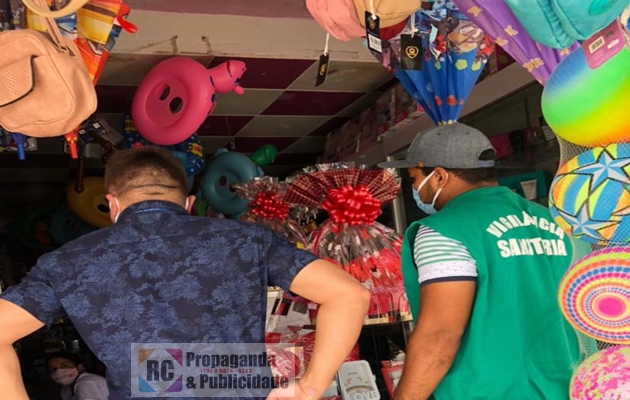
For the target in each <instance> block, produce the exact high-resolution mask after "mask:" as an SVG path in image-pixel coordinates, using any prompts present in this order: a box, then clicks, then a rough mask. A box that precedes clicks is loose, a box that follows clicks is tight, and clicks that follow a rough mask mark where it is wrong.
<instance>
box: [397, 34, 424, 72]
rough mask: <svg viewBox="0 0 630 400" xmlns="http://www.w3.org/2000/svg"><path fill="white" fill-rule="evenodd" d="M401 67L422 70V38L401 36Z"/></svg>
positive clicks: (418, 36)
mask: <svg viewBox="0 0 630 400" xmlns="http://www.w3.org/2000/svg"><path fill="white" fill-rule="evenodd" d="M400 58H401V59H400V66H401V67H402V69H406V70H416V71H419V70H421V69H422V38H421V37H420V35H417V34H416V35H413V36H412V35H401V36H400Z"/></svg>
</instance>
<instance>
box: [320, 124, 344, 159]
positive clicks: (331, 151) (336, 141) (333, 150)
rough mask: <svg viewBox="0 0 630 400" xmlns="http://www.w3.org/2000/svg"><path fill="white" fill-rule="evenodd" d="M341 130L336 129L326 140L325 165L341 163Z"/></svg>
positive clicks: (323, 157)
mask: <svg viewBox="0 0 630 400" xmlns="http://www.w3.org/2000/svg"><path fill="white" fill-rule="evenodd" d="M341 140H342V137H341V130H340V129H335V130H334V131H332V132H330V133H329V134H328V136H327V138H326V147H325V148H324V155H323V156H322V162H323V163H330V162H336V161H339V150H340V148H341Z"/></svg>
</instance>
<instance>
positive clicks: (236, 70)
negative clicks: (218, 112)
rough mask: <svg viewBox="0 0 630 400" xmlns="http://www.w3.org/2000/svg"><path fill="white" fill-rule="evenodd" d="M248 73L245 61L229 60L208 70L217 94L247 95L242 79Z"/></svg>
mask: <svg viewBox="0 0 630 400" xmlns="http://www.w3.org/2000/svg"><path fill="white" fill-rule="evenodd" d="M245 71H247V66H246V65H245V63H244V62H243V61H238V60H228V61H226V62H224V63H223V64H220V65H217V66H216V67H214V68H211V69H209V70H208V74H210V80H211V81H212V84H213V85H214V89H215V90H216V91H217V93H228V92H231V91H234V92H235V93H237V94H243V93H245V89H243V88H242V87H241V78H242V77H243V74H244V73H245Z"/></svg>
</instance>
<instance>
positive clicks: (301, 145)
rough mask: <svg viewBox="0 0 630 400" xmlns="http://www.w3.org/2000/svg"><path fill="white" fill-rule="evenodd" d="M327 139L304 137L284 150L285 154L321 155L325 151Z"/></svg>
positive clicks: (322, 137)
mask: <svg viewBox="0 0 630 400" xmlns="http://www.w3.org/2000/svg"><path fill="white" fill-rule="evenodd" d="M325 145H326V138H325V137H324V136H312V137H303V138H301V139H300V140H298V141H297V142H295V143H293V144H292V145H291V146H289V147H287V148H286V150H284V153H300V154H308V153H311V154H312V153H321V152H323V151H324V147H325Z"/></svg>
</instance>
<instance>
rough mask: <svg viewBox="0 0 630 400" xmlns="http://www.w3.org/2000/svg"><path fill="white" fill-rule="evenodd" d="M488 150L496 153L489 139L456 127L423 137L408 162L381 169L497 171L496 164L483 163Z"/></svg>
mask: <svg viewBox="0 0 630 400" xmlns="http://www.w3.org/2000/svg"><path fill="white" fill-rule="evenodd" d="M486 150H495V149H494V147H492V144H491V143H490V140H488V137H487V136H486V135H484V134H483V133H481V132H480V131H478V130H477V129H475V128H473V127H470V126H468V125H464V124H460V123H454V124H449V125H441V126H437V127H435V128H432V129H430V130H428V131H426V132H421V133H419V134H418V135H417V136H416V138H415V139H414V140H413V142H412V143H411V146H409V149H408V150H407V157H406V158H405V159H404V160H400V161H391V162H383V163H380V164H378V166H379V167H381V168H411V167H416V166H418V163H420V162H422V163H424V165H425V166H426V167H443V168H449V169H474V168H490V167H494V165H495V162H494V161H493V160H491V161H483V160H480V159H479V157H480V156H481V153H483V152H484V151H486ZM495 151H496V150H495Z"/></svg>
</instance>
